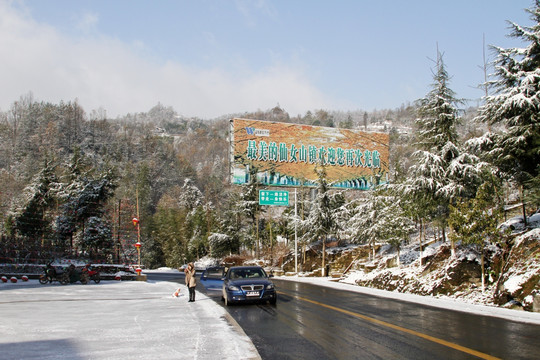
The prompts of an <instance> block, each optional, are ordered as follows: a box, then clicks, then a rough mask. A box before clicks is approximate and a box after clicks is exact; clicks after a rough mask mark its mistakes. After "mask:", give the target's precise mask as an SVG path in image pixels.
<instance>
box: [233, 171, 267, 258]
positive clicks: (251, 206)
mask: <svg viewBox="0 0 540 360" xmlns="http://www.w3.org/2000/svg"><path fill="white" fill-rule="evenodd" d="M239 210H240V211H241V213H242V214H243V215H244V216H245V217H246V218H248V219H250V220H251V227H252V229H253V230H254V232H255V233H254V234H253V235H254V236H253V238H254V239H255V249H256V256H257V257H259V255H260V241H259V226H258V218H259V214H260V213H261V212H263V211H264V209H263V208H262V207H261V206H260V205H259V183H258V182H257V169H256V168H255V167H251V168H250V170H249V182H248V183H247V184H244V185H242V193H241V194H240V202H239Z"/></svg>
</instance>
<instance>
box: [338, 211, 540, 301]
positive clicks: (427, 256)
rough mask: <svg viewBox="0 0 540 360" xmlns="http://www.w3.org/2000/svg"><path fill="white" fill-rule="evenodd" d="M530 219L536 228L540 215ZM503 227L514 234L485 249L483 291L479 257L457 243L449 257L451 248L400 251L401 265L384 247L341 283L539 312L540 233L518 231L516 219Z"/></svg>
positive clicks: (539, 230) (415, 247)
mask: <svg viewBox="0 0 540 360" xmlns="http://www.w3.org/2000/svg"><path fill="white" fill-rule="evenodd" d="M529 219H530V220H529V224H528V225H529V227H530V226H531V225H539V224H540V214H535V215H534V216H531V217H530V218H529ZM503 226H512V229H513V230H514V231H515V237H514V239H513V244H512V245H511V246H505V245H504V244H503V245H502V246H501V245H497V246H495V245H490V246H488V247H486V248H485V249H484V255H485V266H486V284H485V289H484V291H482V281H481V267H480V264H481V257H480V254H479V253H478V252H477V251H475V249H474V248H471V247H466V246H460V244H457V247H456V253H455V256H452V254H451V246H450V244H449V243H441V242H436V243H432V244H429V245H428V246H426V247H424V248H423V251H422V252H420V251H419V244H418V243H413V244H410V245H408V246H406V247H404V248H403V249H402V250H401V253H400V263H399V266H398V265H397V261H396V256H397V254H396V252H395V251H394V250H393V249H392V248H391V247H389V246H382V247H381V249H380V250H379V252H378V254H377V256H376V257H375V260H371V261H368V260H367V259H366V260H365V261H364V262H362V261H359V262H358V263H357V264H356V266H355V267H353V269H354V270H352V271H350V272H348V273H347V274H346V275H345V276H344V277H342V278H341V279H340V281H341V282H343V283H348V284H355V285H360V286H365V287H371V288H377V289H383V290H389V291H391V292H395V293H405V294H416V295H424V296H428V297H430V298H438V299H447V300H452V301H456V300H458V301H460V303H462V304H464V303H467V304H483V305H489V306H503V307H507V308H513V309H525V310H530V311H540V285H539V280H540V228H534V229H532V230H526V229H525V228H524V227H521V228H520V227H519V219H510V220H509V221H508V222H506V223H504V224H503ZM529 229H530V228H529ZM420 258H422V263H421V262H420Z"/></svg>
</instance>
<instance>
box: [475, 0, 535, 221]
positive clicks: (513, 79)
mask: <svg viewBox="0 0 540 360" xmlns="http://www.w3.org/2000/svg"><path fill="white" fill-rule="evenodd" d="M526 11H527V12H528V13H529V14H530V18H531V20H532V21H533V25H532V26H530V27H524V26H520V25H518V24H515V23H513V22H509V24H510V29H511V33H510V36H511V37H514V38H518V39H520V40H522V41H523V42H524V43H526V44H528V45H527V46H526V47H523V48H517V47H516V48H508V49H505V48H501V47H496V46H493V47H492V49H493V50H494V51H495V53H496V54H497V57H496V59H495V60H494V69H495V73H494V74H492V75H491V78H492V79H493V80H491V81H489V82H488V85H489V86H490V88H491V89H492V90H494V93H493V94H492V95H489V96H487V97H486V99H485V103H484V105H483V106H482V107H480V109H479V115H478V116H477V118H476V119H477V120H479V121H482V122H484V123H487V124H489V125H494V126H493V127H491V128H494V129H498V131H495V130H494V131H493V132H489V133H487V134H485V135H484V136H483V137H481V138H478V139H475V141H474V144H475V145H476V147H477V148H479V149H481V150H483V151H484V154H485V155H486V158H487V159H488V160H489V161H491V162H492V163H494V164H495V165H496V166H497V167H498V168H499V169H500V170H502V171H503V172H504V173H505V174H506V175H507V177H508V178H509V179H510V180H511V181H512V182H515V183H516V184H517V185H518V186H519V187H520V188H522V189H523V188H525V192H527V190H528V188H529V187H530V186H531V185H532V186H534V183H535V182H534V181H531V179H534V178H535V177H537V176H538V175H539V173H540V166H539V164H540V0H536V1H535V2H534V6H533V7H532V8H531V9H527V10H526ZM524 216H525V214H524Z"/></svg>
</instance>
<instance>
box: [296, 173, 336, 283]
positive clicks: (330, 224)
mask: <svg viewBox="0 0 540 360" xmlns="http://www.w3.org/2000/svg"><path fill="white" fill-rule="evenodd" d="M315 171H316V172H317V176H318V178H317V181H316V182H317V195H316V197H315V199H314V200H313V202H312V204H311V208H310V211H309V216H308V217H307V219H306V220H305V221H304V222H303V227H304V228H305V229H306V230H308V229H309V230H308V231H306V233H305V234H304V235H305V236H308V237H310V238H311V241H318V240H321V241H322V272H321V275H322V276H326V275H328V274H326V263H325V261H326V257H325V255H326V241H327V238H328V236H329V235H332V234H336V233H337V232H338V230H339V227H340V221H339V218H340V212H341V207H342V206H343V205H344V203H345V200H344V197H343V194H342V193H341V192H337V193H331V192H330V184H329V183H328V180H327V178H326V170H325V168H324V166H317V168H316V169H315Z"/></svg>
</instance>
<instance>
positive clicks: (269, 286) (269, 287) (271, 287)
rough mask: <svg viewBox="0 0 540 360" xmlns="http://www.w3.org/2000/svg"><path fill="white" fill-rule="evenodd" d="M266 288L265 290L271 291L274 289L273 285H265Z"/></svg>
mask: <svg viewBox="0 0 540 360" xmlns="http://www.w3.org/2000/svg"><path fill="white" fill-rule="evenodd" d="M266 288H267V289H273V288H274V284H268V285H266Z"/></svg>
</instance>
